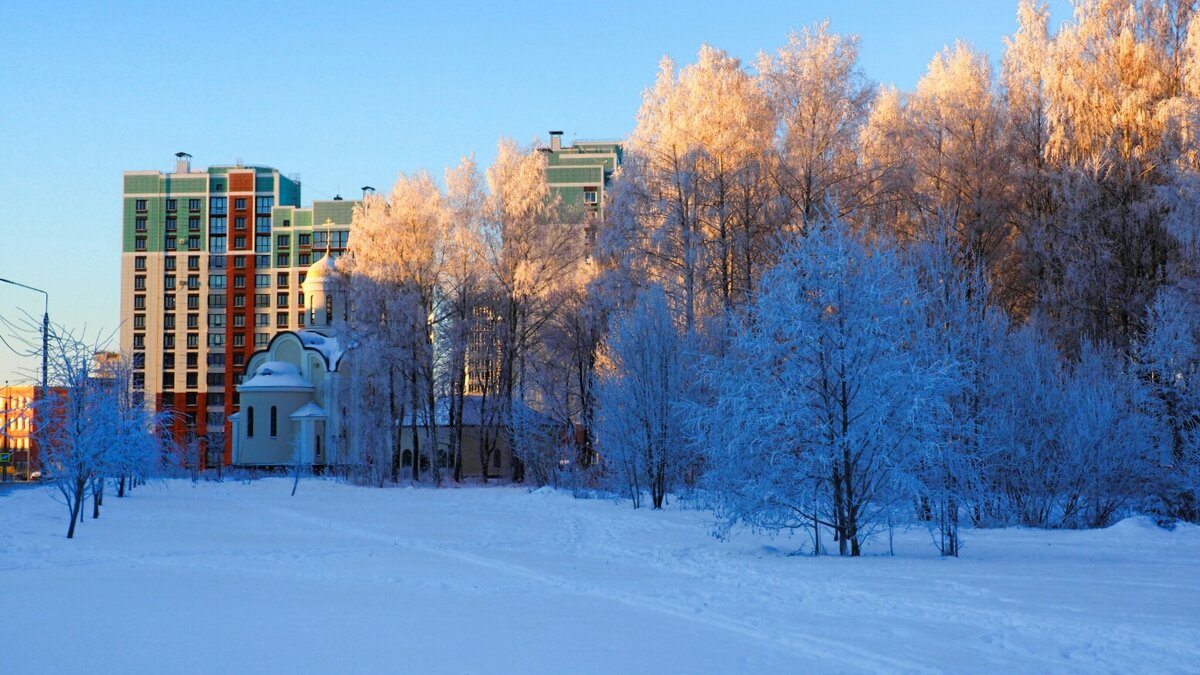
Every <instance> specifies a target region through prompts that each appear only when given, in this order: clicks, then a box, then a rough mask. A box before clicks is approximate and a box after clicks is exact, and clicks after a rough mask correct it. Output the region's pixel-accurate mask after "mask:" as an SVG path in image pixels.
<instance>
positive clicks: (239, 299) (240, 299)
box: [233, 295, 246, 307]
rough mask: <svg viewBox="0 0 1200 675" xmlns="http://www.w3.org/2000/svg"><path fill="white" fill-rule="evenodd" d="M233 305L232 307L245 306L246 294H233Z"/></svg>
mask: <svg viewBox="0 0 1200 675" xmlns="http://www.w3.org/2000/svg"><path fill="white" fill-rule="evenodd" d="M233 306H234V307H245V306H246V296H244V295H235V296H233Z"/></svg>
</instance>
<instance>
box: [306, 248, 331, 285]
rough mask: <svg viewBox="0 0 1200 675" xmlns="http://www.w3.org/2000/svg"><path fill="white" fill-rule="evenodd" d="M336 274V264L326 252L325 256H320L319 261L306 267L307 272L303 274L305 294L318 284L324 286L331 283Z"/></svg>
mask: <svg viewBox="0 0 1200 675" xmlns="http://www.w3.org/2000/svg"><path fill="white" fill-rule="evenodd" d="M336 274H337V263H336V262H335V261H334V259H333V257H332V256H330V255H329V252H328V251H326V252H325V255H323V256H321V258H320V259H319V260H317V261H316V262H315V263H313V264H311V265H309V266H308V271H306V272H305V273H304V284H303V287H304V289H305V291H306V292H307V291H308V289H309V288H310V287H311V286H312V285H315V284H316V283H318V282H319V283H320V284H321V285H322V286H324V285H326V284H328V283H329V282H330V281H332V280H333V278H334V275H336Z"/></svg>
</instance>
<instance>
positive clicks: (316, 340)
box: [296, 330, 343, 370]
mask: <svg viewBox="0 0 1200 675" xmlns="http://www.w3.org/2000/svg"><path fill="white" fill-rule="evenodd" d="M296 337H298V338H300V344H302V345H304V346H305V347H306V348H309V349H315V350H317V351H319V352H321V354H322V355H323V356H324V357H325V361H326V362H327V363H328V364H329V367H330V368H332V369H333V370H337V365H338V361H340V360H341V358H342V351H343V350H342V346H341V343H339V342H338V339H337V338H336V337H332V336H329V335H322V334H320V333H318V332H316V331H312V330H302V331H298V332H297V333H296Z"/></svg>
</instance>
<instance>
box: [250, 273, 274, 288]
mask: <svg viewBox="0 0 1200 675" xmlns="http://www.w3.org/2000/svg"><path fill="white" fill-rule="evenodd" d="M254 287H255V288H270V287H271V275H270V274H256V275H254Z"/></svg>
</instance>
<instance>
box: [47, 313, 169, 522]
mask: <svg viewBox="0 0 1200 675" xmlns="http://www.w3.org/2000/svg"><path fill="white" fill-rule="evenodd" d="M97 344H100V343H99V342H97V343H93V344H89V343H87V342H85V341H83V340H81V339H79V338H78V337H76V336H75V335H74V334H72V333H71V332H70V331H68V330H66V329H64V328H62V327H61V326H58V327H55V330H54V331H53V333H52V335H51V338H50V340H49V347H50V354H49V358H48V368H49V377H50V384H51V387H50V388H49V389H48V391H46V392H45V395H44V397H43V398H42V399H40V400H39V401H37V402H36V403H35V404H34V405H35V407H36V414H37V416H38V418H39V419H40V420H43V422H42V423H41V424H40V425H39V428H38V429H37V431H36V436H37V442H38V445H39V446H40V448H41V461H42V481H43V482H44V483H45V484H47V485H48V486H49V487H50V488H51V489H52V490H53V491H54V493H56V494H57V496H58V497H59V498H60V499H61V500H62V502H63V504H64V505H65V506H66V507H67V511H68V513H69V514H70V523H69V524H68V526H67V538H68V539H71V538H74V536H75V525H76V523H77V522H79V521H80V520H81V519H82V517H83V504H84V501H85V500H86V499H87V497H88V496H92V497H93V511H92V517H93V518H98V517H99V515H100V510H99V509H100V503H101V502H100V499H101V496H102V494H103V489H104V484H105V482H106V481H107V480H109V479H113V480H116V479H118V477H123V476H129V475H134V476H136V477H138V478H145V477H147V476H148V475H149V474H151V472H157V471H155V470H156V469H159V470H161V467H156V466H155V464H156V461H155V460H156V458H158V455H159V453H160V452H161V446H160V445H159V438H158V437H157V434H156V432H157V431H158V429H159V427H161V426H162V425H164V424H165V423H166V422H167V421H168V420H167V418H166V416H165V415H161V414H160V415H156V414H154V413H153V412H152V411H151V410H149V409H148V408H147V407H146V405H144V403H143V402H142V401H141V400H140V399H139V398H138V397H137V396H135V395H134V394H135V392H134V391H133V389H132V378H130V377H128V376H129V373H130V371H129V369H127V368H109V369H106V370H104V371H103V372H100V371H97V370H96V368H95V363H94V358H95V355H96V354H98V353H100V350H99V349H98V348H97V347H96V345H97Z"/></svg>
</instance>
